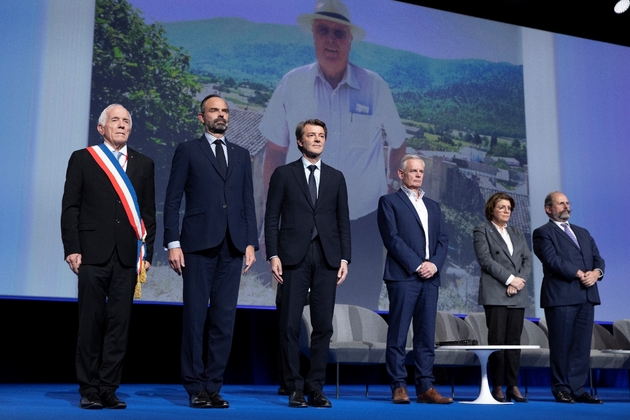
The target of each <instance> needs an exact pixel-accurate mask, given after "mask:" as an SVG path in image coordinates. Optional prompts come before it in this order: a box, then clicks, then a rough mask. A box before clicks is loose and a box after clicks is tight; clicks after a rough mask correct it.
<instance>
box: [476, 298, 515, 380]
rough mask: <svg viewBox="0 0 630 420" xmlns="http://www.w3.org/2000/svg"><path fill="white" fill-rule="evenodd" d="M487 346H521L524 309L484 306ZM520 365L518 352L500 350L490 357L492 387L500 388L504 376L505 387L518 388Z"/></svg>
mask: <svg viewBox="0 0 630 420" xmlns="http://www.w3.org/2000/svg"><path fill="white" fill-rule="evenodd" d="M483 308H484V310H485V311H486V326H487V327H488V344H490V345H495V344H514V345H518V344H521V333H522V332H523V320H524V319H525V308H508V307H507V306H492V305H484V307H483ZM520 364H521V351H520V350H500V351H495V352H494V353H492V354H491V355H490V359H489V361H488V365H489V371H490V379H491V381H492V386H502V385H503V383H504V382H503V377H504V374H505V384H506V385H507V386H518V370H519V367H520Z"/></svg>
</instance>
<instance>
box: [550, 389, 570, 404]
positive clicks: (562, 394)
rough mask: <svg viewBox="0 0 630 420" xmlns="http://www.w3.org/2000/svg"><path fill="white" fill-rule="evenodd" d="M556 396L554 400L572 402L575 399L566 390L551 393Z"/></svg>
mask: <svg viewBox="0 0 630 420" xmlns="http://www.w3.org/2000/svg"><path fill="white" fill-rule="evenodd" d="M553 396H554V397H555V398H556V402H559V403H565V404H573V403H574V402H575V400H574V399H573V397H572V396H571V394H570V393H569V392H568V391H559V392H557V393H556V394H554V395H553Z"/></svg>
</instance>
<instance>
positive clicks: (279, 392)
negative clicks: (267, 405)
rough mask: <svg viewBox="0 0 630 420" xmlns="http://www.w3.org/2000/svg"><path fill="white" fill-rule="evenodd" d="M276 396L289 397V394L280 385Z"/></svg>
mask: <svg viewBox="0 0 630 420" xmlns="http://www.w3.org/2000/svg"><path fill="white" fill-rule="evenodd" d="M278 395H291V393H290V392H289V391H287V389H286V388H285V387H283V386H282V385H280V388H278Z"/></svg>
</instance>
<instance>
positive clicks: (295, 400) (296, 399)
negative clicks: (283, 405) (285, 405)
mask: <svg viewBox="0 0 630 420" xmlns="http://www.w3.org/2000/svg"><path fill="white" fill-rule="evenodd" d="M289 407H293V408H306V407H308V404H307V403H306V400H305V399H304V393H303V392H302V391H293V392H292V393H291V395H289Z"/></svg>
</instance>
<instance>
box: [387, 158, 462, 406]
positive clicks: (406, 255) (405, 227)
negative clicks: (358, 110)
mask: <svg viewBox="0 0 630 420" xmlns="http://www.w3.org/2000/svg"><path fill="white" fill-rule="evenodd" d="M398 177H399V178H400V179H401V180H402V187H401V189H400V190H398V191H397V192H395V193H391V194H387V195H384V196H382V197H381V198H380V200H379V203H378V227H379V231H380V233H381V238H382V239H383V244H384V245H385V248H386V249H387V258H386V260H385V273H384V274H383V279H384V280H385V284H386V286H387V293H388V294H389V328H388V330H387V348H386V356H385V357H386V359H385V364H386V367H387V373H388V374H389V376H390V378H391V384H390V386H391V389H392V394H393V402H394V404H409V396H408V393H407V384H406V382H405V379H406V378H407V369H406V367H405V356H406V354H405V344H406V342H407V332H408V330H409V324H410V323H411V320H412V319H413V358H414V363H415V368H416V369H415V377H416V394H417V401H418V402H420V403H434V404H450V403H452V402H453V400H452V399H451V398H444V397H442V396H441V395H440V394H439V393H438V391H437V390H436V389H435V388H434V387H433V381H434V377H433V360H434V359H435V353H434V349H433V347H434V341H435V337H434V336H435V318H436V314H437V300H438V290H439V286H440V270H441V269H442V266H443V265H444V262H445V261H446V252H447V248H448V236H447V235H446V230H445V227H444V220H443V218H442V212H441V210H440V205H439V204H438V203H436V202H435V201H433V200H431V199H429V198H426V197H424V191H422V188H421V186H422V180H423V177H424V162H423V161H422V159H420V158H419V157H418V156H416V155H405V156H404V157H403V158H402V161H401V163H400V168H399V169H398Z"/></svg>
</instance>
